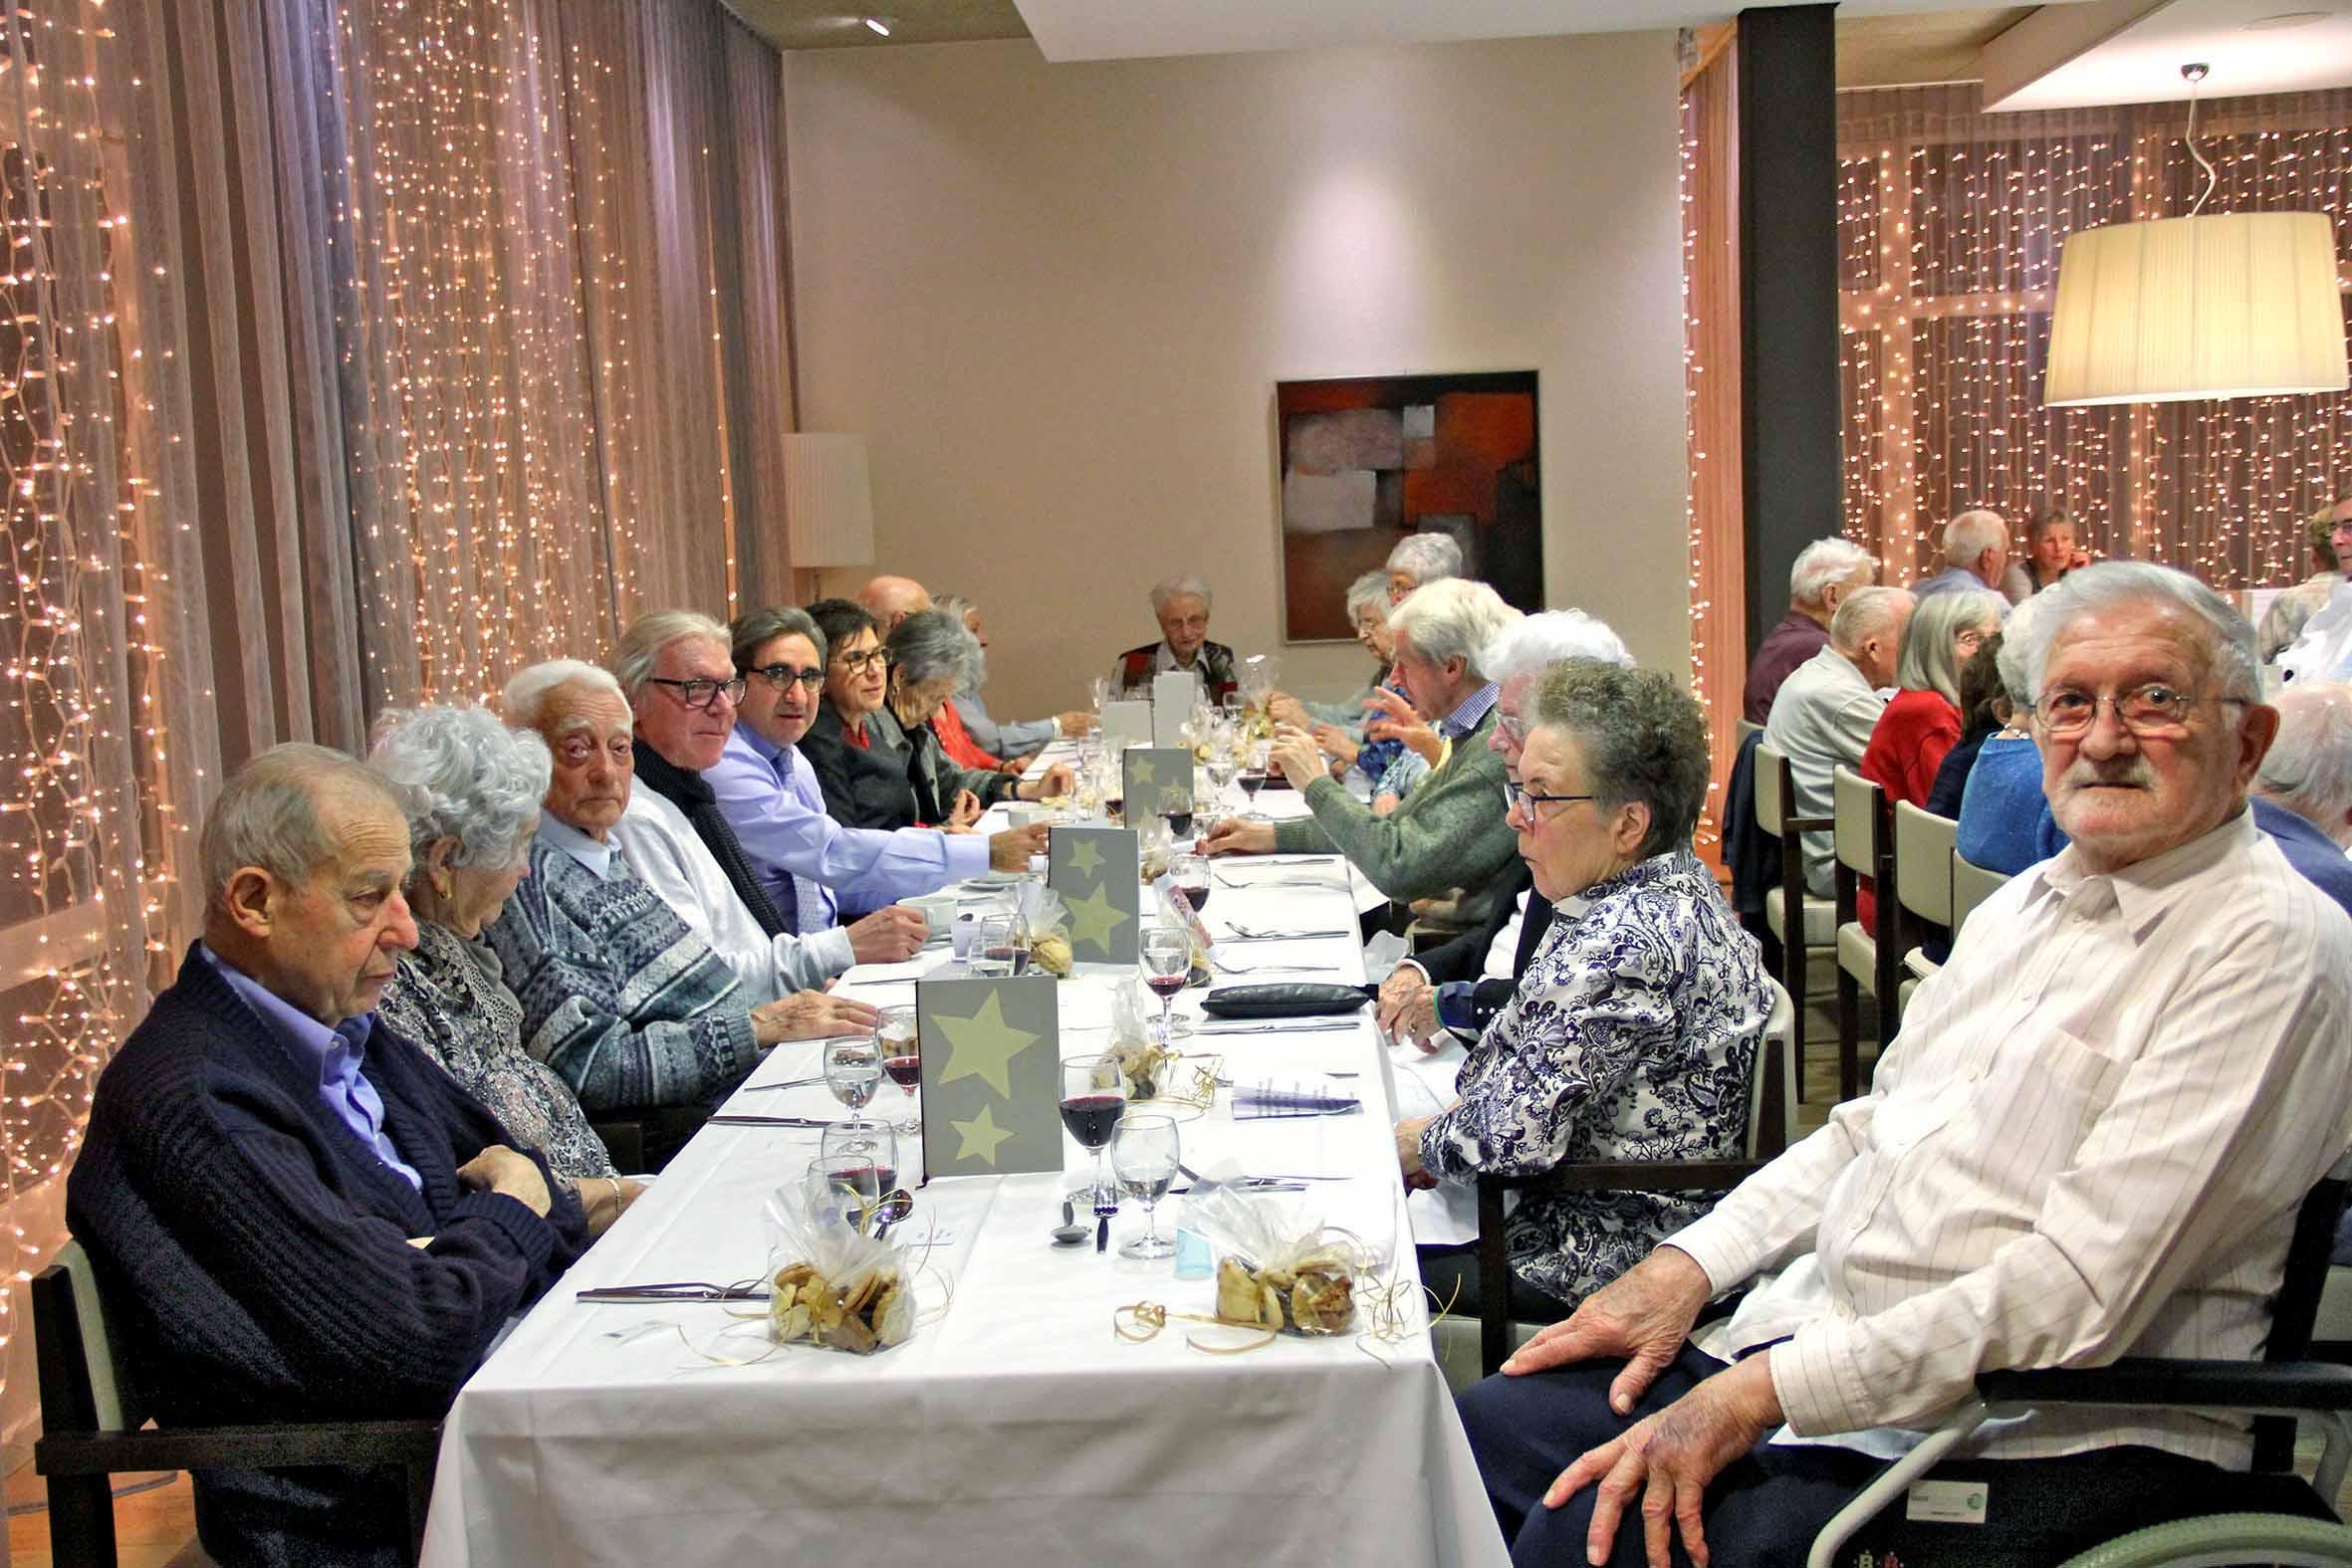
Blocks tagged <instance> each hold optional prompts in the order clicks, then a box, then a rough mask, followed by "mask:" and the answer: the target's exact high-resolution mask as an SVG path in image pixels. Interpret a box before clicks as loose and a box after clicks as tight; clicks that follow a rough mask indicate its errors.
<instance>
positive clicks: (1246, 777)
mask: <svg viewBox="0 0 2352 1568" xmlns="http://www.w3.org/2000/svg"><path fill="white" fill-rule="evenodd" d="M1268 750H1269V748H1268V746H1267V744H1266V743H1265V742H1264V741H1254V742H1252V743H1251V745H1250V760H1249V761H1248V762H1246V763H1244V764H1242V773H1241V783H1242V793H1243V794H1245V795H1247V796H1249V799H1250V809H1249V811H1248V812H1246V813H1244V815H1243V818H1242V820H1244V821H1246V822H1263V821H1266V820H1267V817H1266V816H1265V814H1264V813H1262V812H1261V811H1259V810H1258V791H1259V790H1260V789H1262V788H1264V787H1265V786H1266V754H1267V752H1268Z"/></svg>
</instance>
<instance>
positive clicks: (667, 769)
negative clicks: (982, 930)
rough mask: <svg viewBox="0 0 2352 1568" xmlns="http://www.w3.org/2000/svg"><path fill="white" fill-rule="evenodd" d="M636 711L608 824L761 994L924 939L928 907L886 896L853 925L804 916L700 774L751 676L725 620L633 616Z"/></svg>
mask: <svg viewBox="0 0 2352 1568" xmlns="http://www.w3.org/2000/svg"><path fill="white" fill-rule="evenodd" d="M612 678H613V679H614V680H616V681H618V682H619V683H620V690H621V695H622V696H624V697H626V698H627V699H628V703H629V710H630V712H631V714H633V715H634V717H635V722H636V759H635V760H636V775H637V785H638V786H637V787H636V788H635V789H632V790H631V791H630V793H629V803H628V809H627V810H625V811H623V812H622V813H621V816H620V820H619V821H618V822H616V823H614V824H613V829H612V831H613V836H614V837H615V839H616V840H617V841H618V842H619V844H620V849H621V853H623V854H625V855H626V856H628V861H629V864H630V865H631V866H632V867H633V868H635V870H636V873H637V874H638V875H639V876H641V877H643V878H644V879H645V880H646V882H647V883H648V884H650V885H651V887H652V888H653V891H655V892H656V893H659V894H660V895H661V900H662V902H663V903H665V904H667V905H669V906H670V908H672V909H674V910H676V911H677V912H678V918H679V919H681V920H683V921H685V922H686V924H687V925H688V926H690V927H692V928H693V931H694V934H695V935H696V936H699V937H701V938H702V939H703V940H704V941H705V942H708V943H709V944H710V945H711V947H712V949H713V950H714V951H715V952H717V953H718V954H719V956H720V957H721V958H724V959H725V960H726V961H727V964H728V967H729V968H731V969H733V970H734V971H735V973H736V975H737V976H738V977H740V978H741V980H742V981H743V985H744V994H745V996H746V997H747V998H748V999H749V1000H751V1001H754V1002H768V1001H772V1000H774V999H776V998H780V997H789V996H791V995H792V994H793V993H794V992H797V991H808V990H812V989H815V988H817V987H821V986H823V985H824V984H825V983H826V982H828V981H830V980H832V979H833V978H834V977H836V976H838V975H840V974H841V973H842V972H843V971H845V970H847V969H848V968H849V967H850V966H851V965H852V964H895V963H898V962H900V961H902V960H905V959H909V958H912V957H914V955H915V954H917V953H919V952H921V951H922V947H923V941H924V937H925V935H926V931H925V926H924V922H923V917H922V916H921V915H920V914H919V913H917V912H916V911H914V910H912V909H908V908H905V907H903V906H901V905H895V904H893V905H890V906H888V907H886V908H883V909H878V910H876V911H875V912H874V913H872V914H870V915H868V916H866V917H865V918H864V919H863V920H860V921H858V922H857V923H856V924H855V925H853V926H850V927H847V928H846V929H844V928H842V927H841V926H838V925H835V924H832V923H831V922H829V921H827V922H825V923H824V924H822V925H808V924H804V922H805V921H807V920H808V919H809V918H810V917H811V916H812V915H817V916H822V915H823V914H824V913H826V912H825V911H823V910H822V908H820V909H819V910H816V911H812V910H809V909H807V908H805V907H804V906H803V904H802V903H801V901H800V900H798V899H795V898H774V897H771V896H770V888H771V887H772V886H773V885H774V884H773V883H772V882H770V881H766V880H763V878H762V876H761V874H760V871H759V868H758V867H757V866H756V865H755V864H754V863H753V862H752V860H751V859H750V858H749V857H748V856H747V855H745V853H744V850H743V844H742V842H741V841H740V840H738V839H737V838H736V836H735V828H734V824H733V823H732V822H730V821H729V820H728V817H727V813H726V812H725V811H724V810H722V809H721V808H720V806H719V802H718V796H717V794H716V792H715V791H714V790H713V788H712V787H711V785H710V784H709V783H708V782H707V781H706V780H705V779H704V778H703V777H702V773H703V770H704V769H706V768H711V767H714V766H716V765H717V763H718V762H719V760H720V758H721V756H722V755H723V754H724V753H725V751H726V749H727V741H728V738H729V737H730V736H732V735H733V734H734V732H735V714H736V705H737V704H738V703H740V702H741V701H742V700H743V696H744V693H745V691H746V690H747V685H746V682H745V679H744V677H742V676H740V675H737V674H736V673H735V663H734V660H733V657H732V656H731V654H730V652H729V642H728V637H727V628H726V627H724V626H722V625H720V624H719V623H718V622H717V621H715V620H713V619H711V618H710V617H709V616H707V615H698V614H695V613H694V612H693V611H691V610H662V611H658V612H656V613H654V614H651V615H645V616H641V617H639V618H638V620H637V621H636V623H635V624H634V625H632V626H630V627H629V628H628V630H627V631H626V632H624V633H623V634H622V635H621V639H620V644H619V646H618V647H616V648H615V649H614V650H613V653H612Z"/></svg>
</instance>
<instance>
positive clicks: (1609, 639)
mask: <svg viewBox="0 0 2352 1568" xmlns="http://www.w3.org/2000/svg"><path fill="white" fill-rule="evenodd" d="M1564 659H1594V660H1597V661H1598V662H1600V663H1602V664H1614V665H1618V666H1620V667H1622V668H1627V669H1630V668H1631V667H1632V665H1633V654H1632V653H1631V652H1630V651H1628V650H1627V648H1626V646H1625V643H1624V640H1623V639H1622V638H1620V637H1619V636H1618V635H1617V634H1616V633H1615V632H1613V631H1611V630H1610V629H1609V623H1608V622H1607V621H1604V620H1601V619H1598V618H1597V617H1595V616H1591V615H1587V614H1585V613H1584V612H1583V611H1582V610H1580V609H1564V610H1545V611H1543V612H1542V613H1541V614H1538V615H1528V616H1523V617H1522V618H1521V619H1519V620H1516V621H1513V622H1512V623H1511V624H1510V625H1508V626H1506V627H1504V628H1503V630H1502V631H1501V632H1500V633H1498V634H1497V636H1496V638H1495V640H1494V641H1493V642H1490V643H1488V644H1487V647H1486V651H1485V652H1483V653H1481V654H1480V655H1479V668H1480V669H1482V670H1484V671H1485V672H1486V676H1487V679H1488V680H1490V681H1494V682H1496V683H1497V684H1501V683H1503V682H1505V681H1511V680H1516V679H1518V678H1519V677H1520V676H1522V675H1531V674H1533V673H1534V672H1535V671H1537V670H1540V669H1544V668H1546V667H1548V666H1550V665H1554V664H1558V663H1559V662H1561V661H1562V660H1564Z"/></svg>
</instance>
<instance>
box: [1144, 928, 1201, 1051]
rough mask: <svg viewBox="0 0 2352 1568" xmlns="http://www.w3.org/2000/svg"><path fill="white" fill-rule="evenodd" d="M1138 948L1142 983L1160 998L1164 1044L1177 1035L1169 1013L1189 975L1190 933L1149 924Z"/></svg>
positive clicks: (1162, 1041)
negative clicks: (1141, 960)
mask: <svg viewBox="0 0 2352 1568" xmlns="http://www.w3.org/2000/svg"><path fill="white" fill-rule="evenodd" d="M1141 948H1142V958H1143V983H1144V984H1145V985H1146V986H1149V987H1150V988H1151V994H1152V995H1153V996H1155V997H1157V998H1159V999H1160V1043H1161V1044H1163V1045H1165V1044H1166V1043H1167V1042H1168V1041H1170V1040H1172V1039H1174V1038H1176V1037H1177V1036H1176V1030H1175V1026H1174V1024H1173V1023H1172V1022H1171V1021H1170V1018H1169V1012H1170V1010H1171V1009H1172V1008H1174V1007H1175V1006H1176V993H1178V992H1180V991H1182V990H1183V989H1184V982H1185V980H1186V979H1187V977H1189V976H1190V975H1191V974H1192V934H1191V933H1190V932H1188V931H1185V930H1183V929H1182V928H1180V927H1177V926H1153V927H1151V928H1150V929H1149V930H1147V931H1145V932H1144V933H1143V942H1142V944H1141ZM1184 1032H1186V1033H1188V1034H1189V1033H1191V1032H1192V1031H1191V1030H1190V1029H1189V1028H1188V1029H1186V1030H1185V1031H1184Z"/></svg>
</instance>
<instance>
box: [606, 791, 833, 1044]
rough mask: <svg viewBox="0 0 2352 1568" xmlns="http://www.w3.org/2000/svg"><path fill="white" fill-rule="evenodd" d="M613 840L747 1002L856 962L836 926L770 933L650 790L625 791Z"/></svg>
mask: <svg viewBox="0 0 2352 1568" xmlns="http://www.w3.org/2000/svg"><path fill="white" fill-rule="evenodd" d="M611 837H612V842H613V845H614V846H615V847H616V848H618V849H619V850H620V852H621V854H622V856H623V857H625V858H626V859H627V861H628V863H629V869H630V870H632V871H634V872H636V873H637V875H638V876H640V877H643V878H644V879H645V884H646V885H647V886H648V887H650V888H652V889H653V891H654V892H656V893H658V894H660V895H661V901H662V902H663V903H665V904H667V905H669V907H670V908H672V909H674V910H676V911H677V912H678V918H679V919H680V920H683V921H684V922H686V924H687V925H688V926H689V927H691V928H692V930H693V932H694V934H695V935H696V936H698V937H700V938H702V940H703V941H704V942H706V943H708V944H710V947H711V951H713V952H714V953H716V954H718V955H719V957H721V958H723V959H725V960H726V961H727V967H728V968H729V969H731V970H733V971H734V972H735V978H736V981H737V983H738V984H739V985H741V986H742V987H743V991H742V993H741V995H742V996H743V997H744V999H745V1000H746V1001H748V1002H754V1003H759V1002H773V1001H775V1000H776V999H777V998H779V997H789V996H791V995H792V994H793V993H794V992H797V991H813V990H815V989H816V988H818V987H820V986H823V984H824V983H825V982H826V981H828V980H831V979H832V978H833V977H834V976H836V975H838V974H840V973H841V972H842V971H844V970H846V969H847V968H848V967H849V966H850V965H852V964H854V963H856V962H857V959H856V955H854V954H853V953H851V952H850V950H849V933H848V932H847V931H845V930H843V929H842V928H841V927H839V926H832V927H828V928H827V929H825V930H823V931H811V932H807V933H805V934H803V935H799V936H796V935H794V934H793V933H791V932H789V931H788V932H782V933H779V934H778V935H776V936H774V937H771V936H769V935H768V933H767V932H765V931H763V930H761V929H760V923H759V922H758V921H757V920H754V919H753V918H752V912H751V911H750V910H748V909H746V908H744V905H743V900H742V899H740V898H737V897H736V896H735V889H734V888H733V887H732V886H731V885H730V884H729V883H728V881H727V873H726V872H725V871H723V870H721V869H720V867H719V862H718V860H717V858H716V857H714V856H713V855H712V854H711V852H710V849H709V846H707V845H706V844H704V843H703V841H702V838H701V835H699V834H698V833H696V832H695V831H694V824H693V823H692V822H689V821H687V820H686V813H685V812H683V811H681V810H679V809H678V808H677V807H676V806H674V805H672V804H671V803H670V802H669V801H667V800H665V799H663V798H662V797H661V796H660V795H658V794H655V793H654V792H653V791H652V790H650V789H647V788H644V787H643V786H641V785H640V786H639V787H637V788H634V789H631V790H630V791H629V803H628V809H627V810H625V811H623V812H621V814H620V820H619V821H617V822H615V823H613V824H612V833H611Z"/></svg>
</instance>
